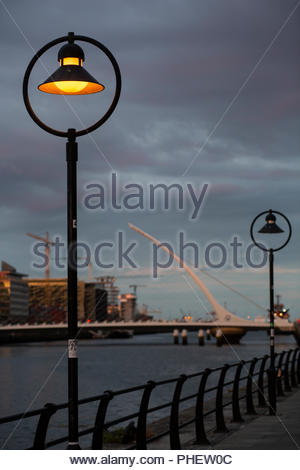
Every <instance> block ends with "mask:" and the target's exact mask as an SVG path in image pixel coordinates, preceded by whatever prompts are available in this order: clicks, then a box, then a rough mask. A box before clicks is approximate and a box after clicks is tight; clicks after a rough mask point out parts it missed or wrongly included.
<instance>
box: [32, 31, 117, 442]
mask: <svg viewBox="0 0 300 470" xmlns="http://www.w3.org/2000/svg"><path fill="white" fill-rule="evenodd" d="M74 41H81V42H86V43H90V44H92V45H93V46H95V47H97V48H98V49H100V51H101V52H102V53H104V54H105V55H106V56H107V57H108V59H109V60H110V63H111V65H112V66H113V69H114V74H115V80H116V83H115V93H114V97H113V100H112V102H111V104H110V106H109V108H108V109H107V111H106V112H105V114H103V115H102V116H101V118H100V119H98V120H97V121H96V122H95V123H94V124H92V125H91V126H89V127H87V128H85V129H81V130H75V129H73V128H72V129H68V130H67V131H62V130H57V129H53V128H51V127H49V126H48V125H47V124H45V123H44V122H43V121H42V120H41V119H40V118H39V117H38V116H37V115H36V113H35V112H34V111H33V109H32V106H31V103H30V100H29V96H28V82H29V77H30V74H31V71H32V69H33V67H34V65H35V64H36V62H37V61H38V60H39V58H40V57H41V56H42V55H43V54H44V53H45V52H46V51H48V50H49V49H50V48H52V47H54V46H56V45H57V44H61V43H66V44H65V45H63V46H62V47H61V48H60V50H59V52H58V61H59V63H60V67H59V68H58V69H57V70H56V71H55V72H54V73H53V74H52V75H51V76H50V77H49V78H47V80H45V81H44V82H43V83H41V84H40V85H39V86H38V89H39V90H40V91H42V92H45V93H51V94H57V95H86V94H91V93H98V92H101V91H103V90H104V86H103V85H102V84H101V83H99V82H98V81H97V80H96V79H95V78H94V77H93V76H92V75H90V74H89V73H88V72H87V70H85V69H84V68H83V66H82V64H83V62H84V59H85V56H84V52H83V49H82V48H81V47H80V46H79V45H78V44H75V42H74ZM120 93H121V74H120V69H119V66H118V63H117V61H116V59H115V58H114V56H113V55H112V53H111V52H110V51H109V49H107V48H106V47H105V46H104V45H103V44H101V43H100V42H98V41H96V40H95V39H93V38H90V37H87V36H79V35H74V33H68V35H67V36H63V37H60V38H57V39H55V40H53V41H51V42H49V43H48V44H46V45H45V46H44V47H42V48H41V49H40V50H39V51H38V52H37V53H36V54H35V56H34V57H33V58H32V60H31V61H30V63H29V65H28V67H27V70H26V72H25V75H24V80H23V98H24V103H25V106H26V109H27V111H28V113H29V115H30V116H31V118H32V119H33V120H34V122H35V123H36V124H37V125H38V126H39V127H41V128H42V129H43V130H44V131H46V132H48V133H50V134H52V135H55V136H58V137H63V138H66V139H67V143H66V160H67V231H68V403H69V444H68V449H80V447H79V442H78V359H77V335H78V331H77V160H78V149H77V142H76V137H79V136H82V135H85V134H89V133H90V132H92V131H94V130H96V129H98V127H100V126H101V125H102V124H104V123H105V121H107V119H108V118H109V117H110V116H111V114H112V113H113V111H114V110H115V108H116V106H117V103H118V101H119V97H120Z"/></svg>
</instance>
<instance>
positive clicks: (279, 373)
mask: <svg viewBox="0 0 300 470" xmlns="http://www.w3.org/2000/svg"><path fill="white" fill-rule="evenodd" d="M285 353H286V351H282V353H281V354H280V357H279V361H278V365H277V376H276V383H277V395H278V396H279V397H284V393H283V388H282V380H281V379H282V362H283V358H284V355H285Z"/></svg>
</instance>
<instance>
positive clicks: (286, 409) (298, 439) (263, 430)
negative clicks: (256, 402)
mask: <svg viewBox="0 0 300 470" xmlns="http://www.w3.org/2000/svg"><path fill="white" fill-rule="evenodd" d="M210 442H211V446H209V447H208V446H207V447H206V449H224V450H225V449H231V450H300V390H299V389H298V390H297V391H293V392H290V393H288V394H287V393H286V392H285V397H280V399H278V402H277V415H276V416H270V415H269V414H268V411H267V410H266V411H265V412H264V414H260V415H256V417H255V416H254V417H252V419H250V420H249V421H246V422H245V423H242V424H241V425H240V426H239V427H238V429H237V428H236V429H232V430H230V431H229V432H228V433H226V434H222V435H218V437H213V438H212V439H211V441H210ZM184 448H185V449H194V450H196V449H204V447H203V446H197V444H193V443H192V442H190V443H186V445H185V446H184Z"/></svg>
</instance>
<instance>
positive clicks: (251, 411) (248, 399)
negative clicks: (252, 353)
mask: <svg viewBox="0 0 300 470" xmlns="http://www.w3.org/2000/svg"><path fill="white" fill-rule="evenodd" d="M256 363H257V358H256V357H254V358H253V359H252V361H251V364H250V367H249V372H248V378H247V387H246V406H247V411H246V413H247V415H255V414H256V411H255V409H254V403H253V392H252V384H253V374H254V369H255V365H256Z"/></svg>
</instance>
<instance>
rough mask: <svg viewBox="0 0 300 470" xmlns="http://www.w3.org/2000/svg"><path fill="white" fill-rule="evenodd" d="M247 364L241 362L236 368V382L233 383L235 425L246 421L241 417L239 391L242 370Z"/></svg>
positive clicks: (233, 416) (233, 417)
mask: <svg viewBox="0 0 300 470" xmlns="http://www.w3.org/2000/svg"><path fill="white" fill-rule="evenodd" d="M244 364H245V362H244V361H241V362H240V363H239V364H238V365H237V368H236V371H235V376H234V382H233V391H232V421H233V422H234V423H242V422H243V421H244V420H243V418H242V416H241V411H240V401H239V390H240V376H241V371H242V368H243V367H244Z"/></svg>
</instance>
